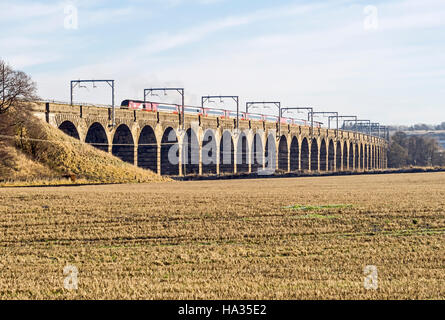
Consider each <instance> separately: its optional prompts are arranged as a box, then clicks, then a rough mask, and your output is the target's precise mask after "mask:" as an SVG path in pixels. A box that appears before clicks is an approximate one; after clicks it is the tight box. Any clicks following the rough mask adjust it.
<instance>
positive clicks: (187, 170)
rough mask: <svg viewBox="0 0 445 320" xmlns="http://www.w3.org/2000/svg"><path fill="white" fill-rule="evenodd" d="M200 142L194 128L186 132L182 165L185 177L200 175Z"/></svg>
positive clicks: (183, 142)
mask: <svg viewBox="0 0 445 320" xmlns="http://www.w3.org/2000/svg"><path fill="white" fill-rule="evenodd" d="M199 155H200V148H199V141H198V137H197V135H196V133H195V131H194V130H192V128H189V129H187V131H186V132H185V136H184V140H183V141H182V164H183V170H184V172H183V173H182V174H183V175H188V174H199Z"/></svg>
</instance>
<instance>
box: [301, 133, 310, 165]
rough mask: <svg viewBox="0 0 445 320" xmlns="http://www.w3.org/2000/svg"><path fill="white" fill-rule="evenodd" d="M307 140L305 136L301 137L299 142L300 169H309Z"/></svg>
mask: <svg viewBox="0 0 445 320" xmlns="http://www.w3.org/2000/svg"><path fill="white" fill-rule="evenodd" d="M309 169H310V163H309V142H308V140H307V138H303V141H302V142H301V170H309Z"/></svg>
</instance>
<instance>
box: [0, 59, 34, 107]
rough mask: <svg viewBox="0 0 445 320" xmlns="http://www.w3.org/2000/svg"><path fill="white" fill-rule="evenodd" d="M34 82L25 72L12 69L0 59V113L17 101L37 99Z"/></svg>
mask: <svg viewBox="0 0 445 320" xmlns="http://www.w3.org/2000/svg"><path fill="white" fill-rule="evenodd" d="M36 91H37V88H36V84H35V82H33V81H32V80H31V77H29V76H28V75H27V74H26V73H24V72H22V71H16V70H13V69H12V68H11V67H10V66H9V65H8V64H7V63H6V62H4V61H3V60H0V114H2V113H5V112H6V111H8V109H9V108H11V107H12V106H14V105H16V104H17V102H19V101H31V100H35V99H37V95H36Z"/></svg>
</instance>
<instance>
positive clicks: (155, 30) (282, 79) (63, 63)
mask: <svg viewBox="0 0 445 320" xmlns="http://www.w3.org/2000/svg"><path fill="white" fill-rule="evenodd" d="M70 5H71V6H74V8H76V9H77V17H78V19H77V20H78V25H77V29H69V28H66V21H67V19H68V18H69V14H70V12H68V13H66V12H65V9H66V8H67V6H70ZM369 6H371V7H369ZM68 8H69V7H68ZM365 8H367V9H365ZM69 21H71V20H69ZM370 22H371V23H372V24H371V26H370V24H369V23H370ZM70 26H72V25H70ZM0 28H1V30H2V31H3V32H2V33H1V34H0V58H2V59H4V60H6V61H7V62H9V63H10V64H11V65H13V66H14V67H15V68H18V69H21V70H23V71H25V72H28V73H29V74H30V75H31V76H32V77H33V79H34V80H35V81H36V82H37V84H38V88H39V95H40V96H41V97H42V98H45V99H55V100H62V101H68V100H69V80H71V79H79V78H94V79H100V78H111V79H115V80H116V101H118V102H120V101H121V100H123V99H126V98H137V99H141V98H142V92H143V89H144V88H148V87H155V86H181V87H185V88H186V95H187V96H186V102H187V103H189V104H199V103H200V97H201V96H202V95H208V94H212V95H213V94H223V95H239V96H240V97H241V99H242V101H243V102H244V101H252V100H257V101H258V100H259V101H262V100H274V101H281V102H282V104H283V105H285V106H306V105H310V106H314V107H315V108H316V109H317V110H319V111H338V112H339V113H341V114H348V115H349V114H353V115H358V116H360V118H364V119H371V120H372V121H376V122H380V123H383V124H412V123H420V122H424V123H440V122H442V121H445V41H444V40H445V1H443V0H422V1H420V0H416V1H414V0H393V1H373V0H369V1H348V0H329V1H316V0H315V1H292V0H283V1H265V0H255V1H253V0H148V1H142V0H130V1H105V0H91V1H87V0H78V1H69V2H65V1H22V0H16V1H10V0H6V1H5V0H3V1H1V2H0ZM162 98H163V99H164V97H162ZM165 99H167V100H168V101H172V102H175V103H177V102H179V99H177V98H176V97H175V96H174V95H169V96H167V97H165ZM75 100H77V101H83V102H96V103H104V104H105V103H109V102H110V101H109V100H110V98H109V96H108V89H107V88H106V87H101V86H99V85H98V88H95V89H93V88H91V87H90V88H88V89H84V88H82V89H80V90H77V91H76V92H75ZM223 107H226V108H230V106H229V105H226V106H223ZM258 111H260V112H261V111H264V112H270V111H269V110H258ZM297 116H299V117H303V115H297ZM319 120H322V121H323V119H319Z"/></svg>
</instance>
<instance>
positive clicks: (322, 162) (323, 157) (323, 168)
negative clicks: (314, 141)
mask: <svg viewBox="0 0 445 320" xmlns="http://www.w3.org/2000/svg"><path fill="white" fill-rule="evenodd" d="M326 161H327V152H326V140H325V139H324V138H323V139H321V143H320V171H326V166H327V162H326Z"/></svg>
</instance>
